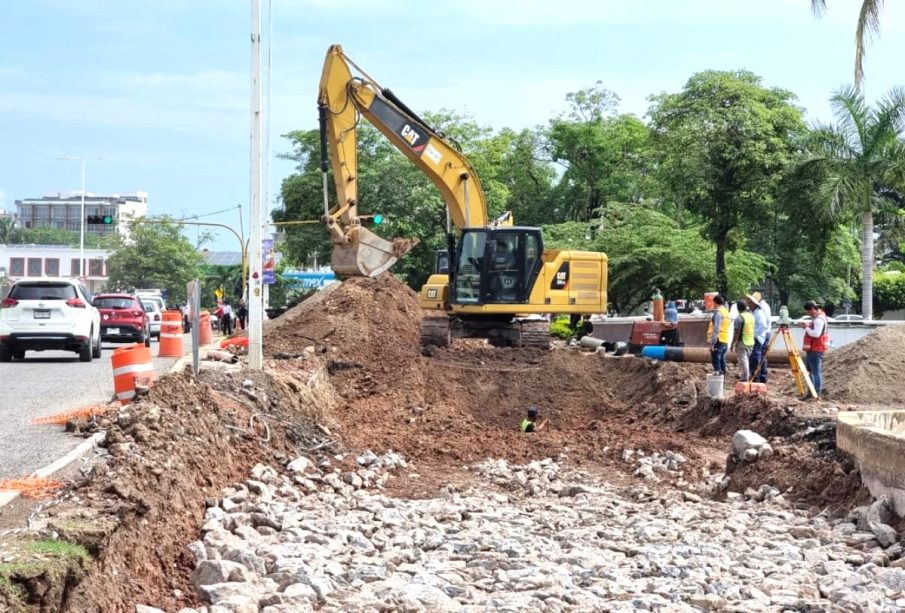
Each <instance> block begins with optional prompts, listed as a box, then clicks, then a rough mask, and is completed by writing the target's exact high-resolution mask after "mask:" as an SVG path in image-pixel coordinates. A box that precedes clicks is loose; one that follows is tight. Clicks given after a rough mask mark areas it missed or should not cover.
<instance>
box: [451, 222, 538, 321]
mask: <svg viewBox="0 0 905 613" xmlns="http://www.w3.org/2000/svg"><path fill="white" fill-rule="evenodd" d="M542 253H543V240H542V239H541V234H540V230H539V229H537V228H524V227H517V226H508V227H503V228H477V229H475V228H469V229H466V230H464V231H463V232H462V236H461V237H460V239H459V245H458V248H457V249H456V261H455V267H454V269H453V270H452V271H451V272H452V275H451V281H452V283H451V296H450V301H451V302H452V303H453V304H461V305H469V304H471V305H481V304H525V303H526V302H527V301H528V295H529V294H530V293H531V287H532V286H533V285H534V280H535V278H536V277H537V275H538V273H539V271H540V267H541V254H542Z"/></svg>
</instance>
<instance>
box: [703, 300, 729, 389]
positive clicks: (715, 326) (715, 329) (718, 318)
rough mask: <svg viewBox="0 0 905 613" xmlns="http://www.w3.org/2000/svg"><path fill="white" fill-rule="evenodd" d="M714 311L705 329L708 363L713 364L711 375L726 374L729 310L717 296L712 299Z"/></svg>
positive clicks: (724, 302)
mask: <svg viewBox="0 0 905 613" xmlns="http://www.w3.org/2000/svg"><path fill="white" fill-rule="evenodd" d="M713 303H714V305H715V306H716V309H715V310H714V311H713V316H712V317H711V319H710V326H709V327H708V329H707V337H708V338H709V340H710V362H711V364H713V374H715V375H725V374H726V350H728V349H729V326H730V325H731V324H732V320H731V319H729V309H727V308H726V306H725V304H726V301H725V299H724V298H723V297H722V296H721V295H719V294H717V295H716V296H714V297H713Z"/></svg>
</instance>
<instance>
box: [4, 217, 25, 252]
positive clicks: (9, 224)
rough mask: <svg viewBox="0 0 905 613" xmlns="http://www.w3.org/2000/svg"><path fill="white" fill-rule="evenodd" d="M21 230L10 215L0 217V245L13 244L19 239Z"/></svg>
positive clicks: (18, 241) (19, 240)
mask: <svg viewBox="0 0 905 613" xmlns="http://www.w3.org/2000/svg"><path fill="white" fill-rule="evenodd" d="M21 235H22V231H21V230H19V228H17V227H16V222H15V220H14V219H13V218H11V217H2V218H0V245H14V244H17V243H20V242H22V241H21Z"/></svg>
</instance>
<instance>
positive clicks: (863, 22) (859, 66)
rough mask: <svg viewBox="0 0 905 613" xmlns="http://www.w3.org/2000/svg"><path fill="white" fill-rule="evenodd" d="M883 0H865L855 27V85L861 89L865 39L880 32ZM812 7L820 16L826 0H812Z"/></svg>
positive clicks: (824, 8)
mask: <svg viewBox="0 0 905 613" xmlns="http://www.w3.org/2000/svg"><path fill="white" fill-rule="evenodd" d="M882 7H883V0H863V1H862V2H861V10H860V11H858V26H857V28H856V29H855V87H856V88H857V89H858V90H859V91H860V89H861V85H862V84H863V82H864V53H865V50H866V45H865V41H866V40H867V39H868V38H871V37H873V36H876V35H878V34H879V33H880V9H881V8H882ZM811 9H812V10H813V11H814V14H815V15H817V16H818V17H820V16H822V15H823V14H824V13H825V12H826V0H811Z"/></svg>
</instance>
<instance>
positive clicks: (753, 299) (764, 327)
mask: <svg viewBox="0 0 905 613" xmlns="http://www.w3.org/2000/svg"><path fill="white" fill-rule="evenodd" d="M745 302H747V303H748V310H750V311H751V314H752V315H754V348H753V349H751V357H750V358H749V360H748V367H749V369H750V370H751V374H754V373H755V372H756V373H757V376H756V377H755V378H754V381H755V382H757V383H766V382H767V345H768V344H769V343H770V330H771V326H772V323H771V322H770V315H769V313H768V312H767V310H766V309H765V308H764V307H763V304H766V303H765V302H764V301H762V300H761V296H760V294H759V293H758V292H754V293H753V294H746V295H745ZM767 308H769V307H767ZM758 369H759V370H758Z"/></svg>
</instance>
